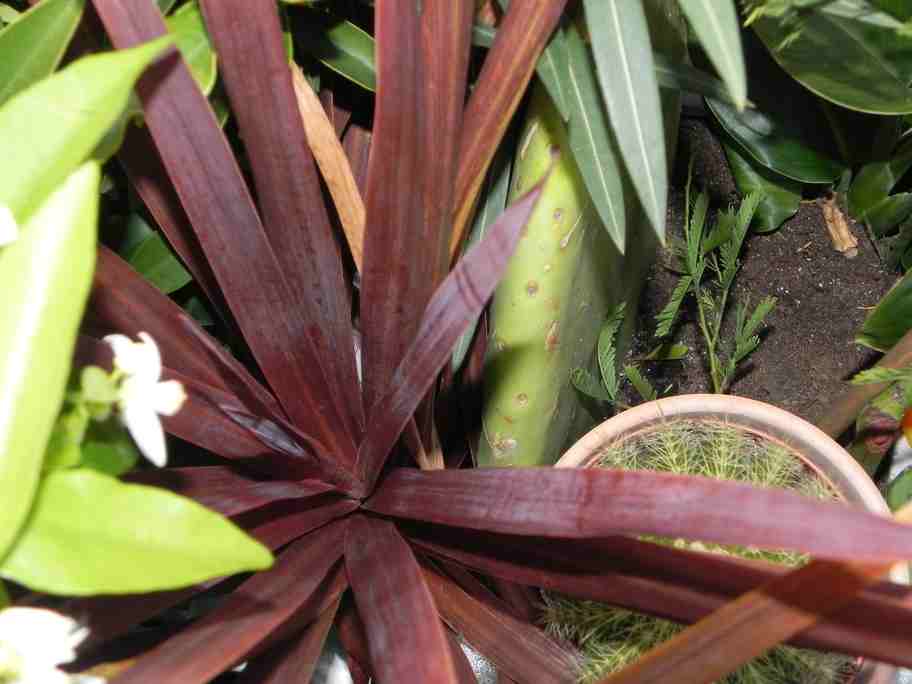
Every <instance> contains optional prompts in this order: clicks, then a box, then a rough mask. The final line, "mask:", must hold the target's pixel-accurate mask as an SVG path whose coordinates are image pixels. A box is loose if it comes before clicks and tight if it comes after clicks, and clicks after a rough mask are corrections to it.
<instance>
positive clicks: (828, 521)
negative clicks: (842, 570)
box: [366, 468, 912, 563]
mask: <svg viewBox="0 0 912 684" xmlns="http://www.w3.org/2000/svg"><path fill="white" fill-rule="evenodd" d="M366 507H367V508H368V509H369V510H373V511H376V512H378V513H382V514H384V515H392V516H397V517H401V518H408V519H411V520H421V521H427V522H435V523H440V524H443V525H451V526H454V527H464V528H469V529H476V530H487V531H491V532H500V533H506V534H519V535H537V536H545V537H555V538H564V539H571V538H575V539H592V538H598V537H606V536H611V535H618V534H628V535H640V534H652V535H658V536H663V537H672V538H678V537H684V538H687V539H700V540H703V541H709V542H716V543H719V544H735V545H739V544H740V545H752V546H757V547H762V548H790V549H797V550H800V551H804V552H806V553H810V554H812V555H814V556H818V557H822V558H830V559H836V560H841V559H852V560H854V561H856V562H860V563H868V562H872V563H883V562H891V561H898V560H903V559H906V558H912V529H910V528H909V527H908V526H907V525H902V524H899V523H897V522H894V521H892V520H890V519H889V518H884V517H882V516H878V515H875V514H873V513H869V512H867V511H863V510H859V509H857V508H853V507H851V506H848V505H846V504H842V503H830V502H820V501H815V500H812V499H808V498H807V497H804V496H801V495H800V494H796V493H794V492H790V491H786V490H776V489H760V488H756V487H751V486H749V485H746V484H743V483H740V482H729V481H722V480H714V479H710V478H702V477H695V476H685V475H671V474H668V473H655V472H647V471H615V470H608V469H603V468H592V469H576V468H574V469H570V468H567V469H557V468H517V469H496V468H484V469H476V470H461V471H449V470H438V471H426V472H422V471H417V470H407V469H405V468H400V469H397V470H396V471H394V472H392V473H391V474H390V475H389V477H387V478H386V479H385V480H384V482H383V483H382V484H381V485H380V487H379V488H378V490H377V492H376V493H375V494H374V496H373V497H372V498H371V499H370V500H369V501H368V502H367V503H366Z"/></svg>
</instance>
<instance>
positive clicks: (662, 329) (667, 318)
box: [655, 275, 693, 337]
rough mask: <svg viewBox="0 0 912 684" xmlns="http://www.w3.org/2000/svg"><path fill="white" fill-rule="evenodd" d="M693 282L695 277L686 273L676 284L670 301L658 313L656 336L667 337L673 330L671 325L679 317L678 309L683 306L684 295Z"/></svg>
mask: <svg viewBox="0 0 912 684" xmlns="http://www.w3.org/2000/svg"><path fill="white" fill-rule="evenodd" d="M691 283H693V278H691V277H690V276H689V275H684V276H681V279H680V280H679V281H678V282H677V284H676V285H675V288H674V290H672V292H671V297H670V298H669V300H668V303H667V304H666V305H665V307H664V308H663V309H662V310H661V311H660V312H659V313H658V314H657V315H656V331H655V336H656V337H665V336H666V335H667V334H668V333H670V332H671V326H673V325H674V322H675V319H676V318H677V317H678V310H679V309H680V308H681V303H682V302H683V301H684V297H686V296H687V293H688V292H689V291H690V286H691Z"/></svg>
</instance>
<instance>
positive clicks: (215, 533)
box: [0, 468, 272, 596]
mask: <svg viewBox="0 0 912 684" xmlns="http://www.w3.org/2000/svg"><path fill="white" fill-rule="evenodd" d="M271 563H272V555H271V554H270V553H269V551H268V550H267V549H265V548H264V547H263V546H262V545H261V544H259V543H258V542H256V541H254V540H253V539H251V538H249V537H247V536H246V535H245V534H244V533H243V532H242V531H241V530H239V529H238V528H237V527H235V525H234V524H232V523H230V522H229V521H228V520H226V519H225V518H223V517H221V516H220V515H218V514H216V513H213V512H212V511H209V510H207V509H205V508H203V507H202V506H200V505H199V504H197V503H194V502H193V501H191V500H190V499H185V498H183V497H179V496H178V495H176V494H172V493H170V492H167V491H165V490H163V489H157V488H154V487H145V486H142V485H130V484H124V483H122V482H120V481H119V480H117V479H116V478H113V477H109V476H107V475H102V474H101V473H98V472H96V471H94V470H89V469H84V468H77V469H71V470H58V471H54V472H52V473H50V474H49V475H47V476H46V477H45V478H44V480H43V481H42V484H41V487H40V489H39V491H38V495H37V498H36V500H35V506H34V509H33V511H32V513H31V515H30V517H29V519H28V522H27V523H26V525H25V526H24V527H23V530H22V533H21V534H20V536H19V538H18V539H17V541H16V543H15V545H14V546H13V548H12V550H11V551H10V553H9V555H8V556H7V557H6V559H5V560H4V561H3V563H2V565H0V574H2V575H3V576H4V577H6V578H9V579H12V580H15V581H16V582H18V583H20V584H23V585H25V586H27V587H29V588H31V589H33V590H36V591H44V592H49V593H52V594H68V595H71V596H85V595H90V594H123V593H136V592H146V591H157V590H162V589H176V588H178V587H183V586H187V585H190V584H196V583H198V582H202V581H204V580H208V579H211V578H213V577H220V576H225V575H232V574H234V573H236V572H242V571H245V570H262V569H263V568H267V567H269V565H270V564H271Z"/></svg>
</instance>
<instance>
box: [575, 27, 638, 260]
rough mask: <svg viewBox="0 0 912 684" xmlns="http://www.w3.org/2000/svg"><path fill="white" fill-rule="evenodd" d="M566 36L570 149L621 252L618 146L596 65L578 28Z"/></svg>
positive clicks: (622, 223)
mask: <svg viewBox="0 0 912 684" xmlns="http://www.w3.org/2000/svg"><path fill="white" fill-rule="evenodd" d="M566 34H567V37H566V43H567V52H568V59H567V84H568V91H569V92H568V101H569V108H570V124H569V126H568V129H569V130H568V134H569V138H570V149H571V150H573V158H574V160H575V161H576V165H577V166H578V167H579V170H580V175H581V176H582V177H583V181H584V182H585V183H586V189H587V190H588V191H589V196H590V197H591V198H592V202H593V204H595V208H596V209H597V210H598V213H599V218H601V220H602V224H603V225H604V226H605V229H606V230H607V231H608V234H609V235H611V239H612V240H613V241H614V244H615V245H616V246H617V248H618V250H619V251H621V252H623V251H624V239H625V235H626V227H627V224H626V222H625V218H624V216H625V215H624V189H623V187H622V185H621V170H620V167H619V166H618V163H617V158H616V157H615V147H616V145H617V143H616V142H615V140H614V136H613V134H612V132H611V128H610V124H609V122H608V115H607V113H606V111H605V106H604V104H603V103H602V98H601V97H600V95H599V89H598V82H597V80H596V76H595V65H594V64H593V63H592V58H591V56H590V54H589V50H588V49H587V48H586V44H585V43H584V42H583V38H582V36H581V35H580V31H579V28H578V27H577V26H570V27H568V28H567V31H566Z"/></svg>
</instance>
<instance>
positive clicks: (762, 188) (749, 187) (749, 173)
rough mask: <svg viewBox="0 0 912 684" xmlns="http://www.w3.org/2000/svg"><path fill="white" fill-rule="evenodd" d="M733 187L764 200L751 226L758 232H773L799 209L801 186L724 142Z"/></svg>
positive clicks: (742, 193)
mask: <svg viewBox="0 0 912 684" xmlns="http://www.w3.org/2000/svg"><path fill="white" fill-rule="evenodd" d="M722 147H723V149H724V150H725V156H726V157H728V163H729V166H731V170H732V175H733V176H734V177H735V184H736V185H737V186H738V192H739V193H741V195H747V194H749V193H752V192H757V193H760V194H761V195H762V196H763V199H762V200H760V204H759V205H758V206H757V211H756V213H755V214H754V222H753V227H754V231H756V232H758V233H769V232H770V231H773V230H776V229H777V228H778V227H779V226H781V225H782V224H783V222H785V221H786V220H787V219H790V218H791V217H792V216H794V215H795V213H796V212H797V211H798V207H799V206H801V185H800V184H799V183H796V182H795V181H793V180H790V179H788V178H786V177H785V176H780V175H778V174H776V173H773V172H772V171H770V170H769V169H766V168H764V167H762V166H760V165H759V164H753V163H751V162H750V161H748V160H747V159H746V158H745V157H744V156H743V155H742V154H741V152H740V151H739V150H738V149H737V148H736V147H735V145H734V144H733V143H730V142H723V143H722Z"/></svg>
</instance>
